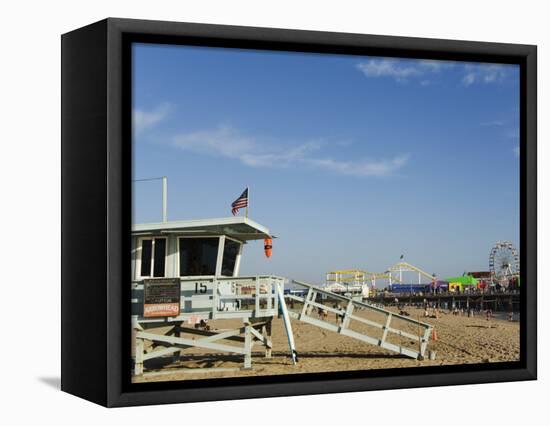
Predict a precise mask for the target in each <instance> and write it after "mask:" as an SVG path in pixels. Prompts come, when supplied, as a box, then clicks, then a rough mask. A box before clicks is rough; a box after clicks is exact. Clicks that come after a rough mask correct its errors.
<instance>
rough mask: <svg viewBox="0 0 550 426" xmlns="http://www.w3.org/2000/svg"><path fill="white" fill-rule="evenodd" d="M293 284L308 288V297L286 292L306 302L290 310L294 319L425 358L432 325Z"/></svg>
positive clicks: (307, 286)
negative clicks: (294, 309) (296, 309)
mask: <svg viewBox="0 0 550 426" xmlns="http://www.w3.org/2000/svg"><path fill="white" fill-rule="evenodd" d="M293 283H294V284H296V285H299V286H301V287H305V288H306V289H307V294H306V295H305V297H300V296H296V295H286V298H287V299H289V300H290V301H296V302H298V303H302V304H303V306H302V307H301V310H299V311H293V310H292V309H290V310H289V311H288V313H289V315H290V317H291V318H294V319H296V320H299V321H302V322H305V323H307V324H311V325H314V326H317V327H321V328H323V329H325V330H330V331H333V332H335V333H339V334H342V335H344V336H348V337H352V338H354V339H357V340H360V341H362V342H365V343H369V344H372V345H376V346H380V347H382V348H384V349H387V350H390V351H393V352H396V353H398V354H402V355H406V356H408V357H411V358H414V359H418V360H422V359H424V354H425V352H426V348H427V346H428V341H429V339H430V336H431V333H432V328H433V327H432V326H431V325H430V324H426V323H423V322H421V321H418V320H415V319H412V318H410V317H407V316H403V315H399V314H396V313H393V312H391V311H389V310H386V309H383V308H379V307H377V306H374V305H370V304H368V303H364V302H360V301H357V300H354V299H351V298H349V297H345V296H341V295H339V294H336V293H332V292H330V291H328V290H324V289H322V288H320V287H317V286H313V285H311V284H307V283H304V282H301V281H293ZM291 304H292V302H291ZM331 314H332V315H331ZM352 323H353V326H352Z"/></svg>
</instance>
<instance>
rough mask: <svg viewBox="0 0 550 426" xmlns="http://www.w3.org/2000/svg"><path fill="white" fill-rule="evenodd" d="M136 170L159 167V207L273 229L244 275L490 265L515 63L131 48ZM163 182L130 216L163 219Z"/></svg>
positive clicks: (501, 212) (504, 191)
mask: <svg viewBox="0 0 550 426" xmlns="http://www.w3.org/2000/svg"><path fill="white" fill-rule="evenodd" d="M133 54H134V65H133V70H134V81H133V87H134V105H133V109H134V111H133V130H134V143H133V154H134V178H135V179H141V178H149V177H155V176H163V175H166V176H168V188H169V196H168V215H169V220H184V219H197V218H212V217H227V216H230V215H231V212H230V204H231V202H232V201H233V200H234V199H235V198H236V197H237V196H238V195H239V194H240V193H241V192H242V190H243V189H244V188H245V187H246V186H247V185H248V186H250V191H251V193H250V203H251V206H250V217H251V219H253V220H255V221H257V222H259V223H261V224H262V225H265V226H267V227H268V228H270V230H271V231H272V232H273V233H274V234H275V235H276V236H277V237H278V238H277V239H276V240H274V243H273V257H272V258H271V259H266V258H265V257H264V255H263V245H262V244H261V243H260V242H252V243H250V244H248V245H247V246H246V248H245V257H244V259H243V264H242V269H241V274H255V273H275V274H278V275H282V276H286V277H290V278H294V279H301V280H305V281H309V282H312V283H320V282H322V281H323V279H324V274H325V273H326V272H327V271H329V270H334V269H346V268H363V269H369V270H372V271H383V270H385V269H386V268H387V267H389V266H391V265H392V264H394V263H395V262H397V261H398V260H399V256H400V255H401V254H404V255H405V260H406V261H408V262H410V263H412V264H414V265H417V266H419V267H421V268H422V269H425V270H426V271H428V272H430V273H432V272H435V273H437V274H438V276H442V277H443V276H448V275H455V274H462V272H464V271H465V270H487V268H488V257H489V251H490V249H491V247H492V246H493V244H494V243H495V242H496V241H498V240H511V241H512V242H513V243H514V244H515V245H516V246H518V245H519V158H518V156H519V150H518V147H519V68H518V67H517V66H514V65H501V64H473V63H462V62H443V61H421V60H405V59H390V58H376V57H360V56H343V55H318V54H304V53H288V52H261V51H252V50H231V51H229V50H227V49H217V48H204V47H183V46H161V45H146V44H138V45H134V48H133ZM160 197H161V191H160V182H158V181H153V182H139V183H136V184H135V197H134V221H135V222H137V223H143V222H158V221H160V219H161V211H160V206H161V199H160Z"/></svg>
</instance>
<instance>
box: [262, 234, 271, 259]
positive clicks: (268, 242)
mask: <svg viewBox="0 0 550 426" xmlns="http://www.w3.org/2000/svg"><path fill="white" fill-rule="evenodd" d="M272 244H273V240H272V239H271V238H266V239H265V240H264V252H265V256H266V257H271V249H272V248H273V245H272Z"/></svg>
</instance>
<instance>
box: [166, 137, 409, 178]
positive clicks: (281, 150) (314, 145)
mask: <svg viewBox="0 0 550 426" xmlns="http://www.w3.org/2000/svg"><path fill="white" fill-rule="evenodd" d="M173 144H174V146H176V147H178V148H180V149H183V150H186V151H190V152H195V153H199V154H204V155H209V156H213V157H223V158H229V159H232V160H236V161H239V162H241V163H242V164H244V165H246V166H249V167H269V168H288V167H306V168H310V169H317V170H326V171H329V172H332V173H337V174H341V175H348V176H357V177H367V176H389V175H392V174H394V173H395V172H396V171H397V170H399V169H401V168H402V167H403V166H404V165H405V164H406V163H407V160H408V156H406V155H399V156H396V157H394V158H390V159H382V160H373V159H363V160H355V159H354V160H340V159H334V158H331V157H326V156H322V155H320V151H321V150H322V143H321V142H319V141H308V142H304V143H301V144H296V145H294V146H292V147H290V148H288V146H285V147H282V146H273V145H270V144H267V143H262V142H260V141H259V140H258V139H257V138H254V137H251V136H246V135H243V134H242V133H240V132H239V131H237V130H235V129H233V128H231V127H229V126H219V127H217V128H215V129H210V130H201V131H196V132H191V133H185V134H179V135H177V136H176V137H174V139H173Z"/></svg>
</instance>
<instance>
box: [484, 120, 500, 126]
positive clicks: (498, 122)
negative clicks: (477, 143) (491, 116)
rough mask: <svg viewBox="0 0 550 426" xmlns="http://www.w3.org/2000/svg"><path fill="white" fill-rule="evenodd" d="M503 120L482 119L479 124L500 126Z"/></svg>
mask: <svg viewBox="0 0 550 426" xmlns="http://www.w3.org/2000/svg"><path fill="white" fill-rule="evenodd" d="M504 124H505V123H504V121H502V120H491V121H484V122H483V123H480V126H483V127H502V126H504Z"/></svg>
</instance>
